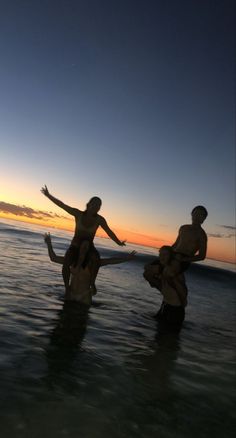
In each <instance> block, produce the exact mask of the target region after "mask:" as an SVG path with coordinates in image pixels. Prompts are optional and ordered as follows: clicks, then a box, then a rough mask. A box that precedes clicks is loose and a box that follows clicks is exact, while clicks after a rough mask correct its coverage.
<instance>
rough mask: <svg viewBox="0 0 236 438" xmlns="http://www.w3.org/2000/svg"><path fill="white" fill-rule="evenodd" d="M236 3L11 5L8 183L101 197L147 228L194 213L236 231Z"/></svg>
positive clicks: (1, 36) (6, 89)
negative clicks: (200, 207)
mask: <svg viewBox="0 0 236 438" xmlns="http://www.w3.org/2000/svg"><path fill="white" fill-rule="evenodd" d="M233 4H234V2H233V1H230V0H226V1H217V0H214V1H213V0H212V1H210V0H198V1H197V0H196V1H191V0H186V1H182V0H180V1H158V0H156V1H139V0H136V1H130V0H126V1H121V0H119V1H118V0H117V1H103V0H97V1H95V0H94V1H90V0H88V1H79V0H77V1H75V0H73V1H70V0H66V1H60V0H57V1H54V2H53V1H37V0H35V1H9V0H8V1H1V3H0V8H1V10H0V52H1V66H0V95H1V99H0V123H1V134H0V146H1V150H2V151H3V152H2V153H1V156H2V160H1V161H2V163H1V166H2V165H3V166H4V169H5V173H4V177H5V178H7V176H9V172H7V171H6V169H7V166H9V162H11V169H12V170H13V175H11V181H14V180H15V183H16V184H17V181H20V183H21V184H22V187H23V186H25V184H26V185H28V184H30V185H31V186H32V187H33V188H35V189H36V187H38V186H39V185H41V184H43V183H44V182H46V183H48V185H49V186H51V187H52V190H53V191H54V192H55V191H56V194H57V195H58V196H59V195H60V194H62V195H63V196H64V197H67V198H70V199H72V200H75V201H76V200H77V199H79V200H80V199H81V200H82V201H83V202H85V201H86V199H87V197H88V196H90V195H92V194H94V192H96V193H98V194H100V195H101V196H102V197H103V198H105V200H106V204H107V211H108V212H109V211H110V210H112V212H113V214H114V215H116V216H117V222H120V223H122V225H124V224H125V223H126V222H127V223H128V226H130V227H131V228H132V227H134V228H135V229H136V230H138V229H140V231H143V230H144V229H146V231H148V229H149V230H150V232H152V233H153V232H155V229H158V225H159V224H162V223H165V224H167V225H168V226H170V227H173V226H174V222H176V223H178V222H179V221H182V220H183V219H184V218H186V215H187V214H188V212H189V210H191V207H192V206H193V205H194V204H196V203H203V204H205V205H206V206H207V207H208V208H209V210H210V212H211V214H210V215H209V223H210V224H211V227H212V229H213V228H214V227H216V226H217V224H228V225H233V223H234V178H235V167H234V166H235V165H234V141H235V127H234V118H235V113H234V98H235V96H234V93H235V84H234V81H235V70H234V49H235V47H234V30H233V29H234V19H235V11H234V9H233ZM23 175H25V176H24V177H23ZM18 184H19V182H18ZM12 187H13V186H12ZM13 190H14V187H13ZM8 195H9V192H8ZM13 197H14V196H13V195H12V196H11V198H12V199H13ZM26 198H27V194H26V195H25V197H22V202H26V201H27V199H26ZM36 199H37V201H38V198H37V197H36ZM114 199H115V205H112V204H114ZM140 207H142V210H144V213H143V212H140ZM214 230H215V228H214Z"/></svg>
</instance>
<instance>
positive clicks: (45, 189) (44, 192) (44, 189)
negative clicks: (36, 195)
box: [41, 184, 49, 196]
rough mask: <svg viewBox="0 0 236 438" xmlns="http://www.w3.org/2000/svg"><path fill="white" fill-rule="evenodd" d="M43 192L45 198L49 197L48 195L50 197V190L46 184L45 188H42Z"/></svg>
mask: <svg viewBox="0 0 236 438" xmlns="http://www.w3.org/2000/svg"><path fill="white" fill-rule="evenodd" d="M41 192H42V193H43V195H45V196H48V195H49V191H48V188H47V186H46V184H45V186H44V187H42V188H41Z"/></svg>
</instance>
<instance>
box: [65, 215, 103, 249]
mask: <svg viewBox="0 0 236 438" xmlns="http://www.w3.org/2000/svg"><path fill="white" fill-rule="evenodd" d="M100 219H101V216H100V215H99V214H96V216H88V215H86V214H85V213H84V212H80V213H78V215H77V216H76V217H75V234H74V237H73V239H72V244H73V245H75V246H77V245H79V244H80V242H81V240H84V239H87V240H89V241H90V242H92V241H93V239H94V237H95V234H96V231H97V229H98V227H99V225H100Z"/></svg>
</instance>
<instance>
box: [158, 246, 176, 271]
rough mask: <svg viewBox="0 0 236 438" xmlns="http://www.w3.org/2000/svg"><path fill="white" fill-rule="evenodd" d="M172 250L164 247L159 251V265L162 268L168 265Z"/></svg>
mask: <svg viewBox="0 0 236 438" xmlns="http://www.w3.org/2000/svg"><path fill="white" fill-rule="evenodd" d="M172 254H173V250H172V248H171V246H168V245H164V246H162V247H161V248H160V250H159V260H160V264H161V265H163V266H166V265H168V264H169V263H170V260H171V258H172Z"/></svg>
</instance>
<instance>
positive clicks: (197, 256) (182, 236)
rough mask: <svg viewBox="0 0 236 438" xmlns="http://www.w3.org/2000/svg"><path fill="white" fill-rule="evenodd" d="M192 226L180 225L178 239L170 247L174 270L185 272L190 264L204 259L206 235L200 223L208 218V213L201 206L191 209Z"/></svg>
mask: <svg viewBox="0 0 236 438" xmlns="http://www.w3.org/2000/svg"><path fill="white" fill-rule="evenodd" d="M191 216H192V224H187V225H182V226H181V227H180V229H179V233H178V237H177V239H176V241H175V243H174V244H173V245H172V248H173V251H174V259H175V261H176V269H178V266H179V270H182V271H185V270H186V269H187V268H188V267H189V265H190V263H191V262H198V261H201V260H204V259H205V258H206V253H207V235H206V233H205V231H204V230H203V228H202V227H201V225H202V223H203V222H204V221H205V219H206V218H207V216H208V212H207V210H206V208H205V207H203V206H202V205H197V206H196V207H194V208H193V210H192V213H191Z"/></svg>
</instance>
